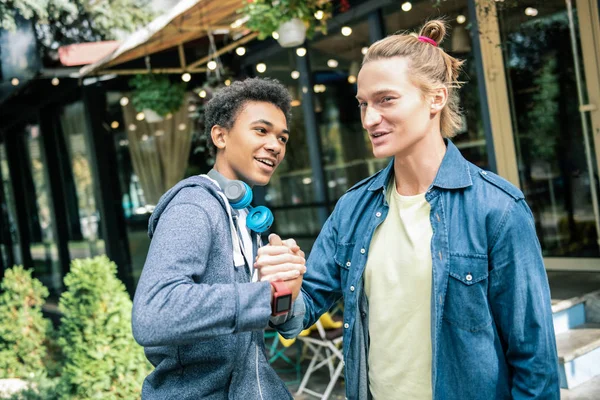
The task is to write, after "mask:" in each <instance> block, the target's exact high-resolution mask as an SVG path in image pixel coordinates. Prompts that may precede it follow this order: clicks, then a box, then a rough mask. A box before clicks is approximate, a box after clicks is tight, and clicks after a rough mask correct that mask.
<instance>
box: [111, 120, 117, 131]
mask: <svg viewBox="0 0 600 400" xmlns="http://www.w3.org/2000/svg"><path fill="white" fill-rule="evenodd" d="M110 127H111V128H113V129H117V128H118V127H119V121H113V122H111V123H110Z"/></svg>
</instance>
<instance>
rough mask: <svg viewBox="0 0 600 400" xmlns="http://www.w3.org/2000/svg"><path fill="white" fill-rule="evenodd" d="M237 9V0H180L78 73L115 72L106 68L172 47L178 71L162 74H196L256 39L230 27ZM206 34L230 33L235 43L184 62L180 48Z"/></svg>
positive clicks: (236, 19) (244, 31)
mask: <svg viewBox="0 0 600 400" xmlns="http://www.w3.org/2000/svg"><path fill="white" fill-rule="evenodd" d="M241 7H242V2H241V1H240V0H181V1H180V2H179V3H177V5H176V6H175V7H174V8H173V9H172V10H171V11H169V12H168V13H166V14H164V15H162V16H160V17H158V18H156V19H155V20H154V21H152V22H151V23H150V24H148V25H147V26H146V27H144V28H142V29H140V30H138V31H136V32H134V33H133V34H132V35H131V36H129V37H128V38H127V39H126V40H125V41H123V42H122V44H121V45H120V46H119V47H118V48H117V49H116V50H114V51H113V52H111V53H110V54H108V55H107V56H105V57H104V58H102V59H101V60H99V61H97V62H95V63H93V64H90V65H87V66H85V67H83V68H81V70H80V74H81V75H82V76H85V75H98V74H103V73H115V70H114V69H113V70H108V69H109V68H114V67H115V66H118V65H120V64H123V63H125V62H127V61H132V60H135V59H138V58H142V57H145V56H147V55H151V54H155V53H158V52H161V51H164V50H168V49H172V48H179V64H180V68H177V70H178V71H175V70H174V69H172V68H171V69H172V70H173V71H163V72H179V71H189V72H199V71H200V70H201V69H199V67H200V66H202V65H203V64H205V63H206V62H208V61H209V60H210V58H211V57H214V56H216V55H219V54H223V53H224V52H227V51H231V50H232V49H234V48H235V47H237V46H239V45H241V44H243V43H246V42H248V41H250V40H252V39H254V38H255V37H256V36H257V35H256V34H255V33H250V32H249V31H248V30H247V29H243V28H240V27H237V26H238V25H241V24H234V25H233V26H234V27H232V24H233V23H234V22H236V21H239V19H240V15H239V14H237V10H238V9H239V8H241ZM209 32H212V33H215V34H232V35H233V37H234V39H237V40H236V41H235V42H234V43H231V44H229V45H228V46H225V47H223V48H221V49H219V50H218V54H212V55H211V57H209V56H207V57H202V58H201V59H199V60H194V61H193V62H188V61H187V60H185V56H184V51H183V45H184V44H185V43H187V42H190V41H193V40H197V39H200V38H202V37H205V36H207V35H208V33H209ZM118 72H119V71H117V72H116V73H118ZM121 72H123V73H127V72H126V71H121Z"/></svg>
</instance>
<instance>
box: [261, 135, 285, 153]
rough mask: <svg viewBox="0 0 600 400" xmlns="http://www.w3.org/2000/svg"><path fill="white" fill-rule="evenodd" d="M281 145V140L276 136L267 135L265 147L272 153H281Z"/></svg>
mask: <svg viewBox="0 0 600 400" xmlns="http://www.w3.org/2000/svg"><path fill="white" fill-rule="evenodd" d="M282 147H283V142H282V141H281V140H279V138H277V137H276V136H271V135H270V136H268V138H267V142H266V143H265V149H267V150H268V151H270V152H271V153H273V154H274V155H278V154H279V153H281V149H282Z"/></svg>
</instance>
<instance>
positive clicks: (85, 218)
mask: <svg viewBox="0 0 600 400" xmlns="http://www.w3.org/2000/svg"><path fill="white" fill-rule="evenodd" d="M60 122H61V127H62V132H63V139H64V144H65V146H66V149H67V156H68V160H69V163H70V167H71V168H70V171H65V176H64V184H65V186H66V191H67V193H70V190H71V188H72V187H73V186H74V190H75V194H76V195H75V196H74V197H75V199H76V203H75V204H70V203H71V202H70V201H69V197H67V198H66V200H67V207H68V210H67V217H68V218H69V219H71V220H70V221H69V231H70V232H69V233H70V235H69V236H70V237H69V254H70V257H71V259H75V258H86V257H94V256H96V255H100V254H106V251H105V248H104V240H103V239H102V237H101V233H100V214H99V212H98V209H97V207H96V200H95V197H94V185H93V181H92V172H91V170H90V158H89V152H88V148H87V146H86V142H85V129H86V127H85V116H84V106H83V102H81V101H78V102H76V103H73V104H70V105H67V106H65V107H63V108H62V110H61V115H60Z"/></svg>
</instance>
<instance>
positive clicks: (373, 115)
mask: <svg viewBox="0 0 600 400" xmlns="http://www.w3.org/2000/svg"><path fill="white" fill-rule="evenodd" d="M380 122H381V114H380V113H379V112H377V111H376V110H375V109H374V108H373V107H368V106H367V108H366V109H365V112H364V114H363V118H362V123H363V128H365V129H367V130H368V129H369V128H371V127H373V126H375V125H377V124H379V123H380Z"/></svg>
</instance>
